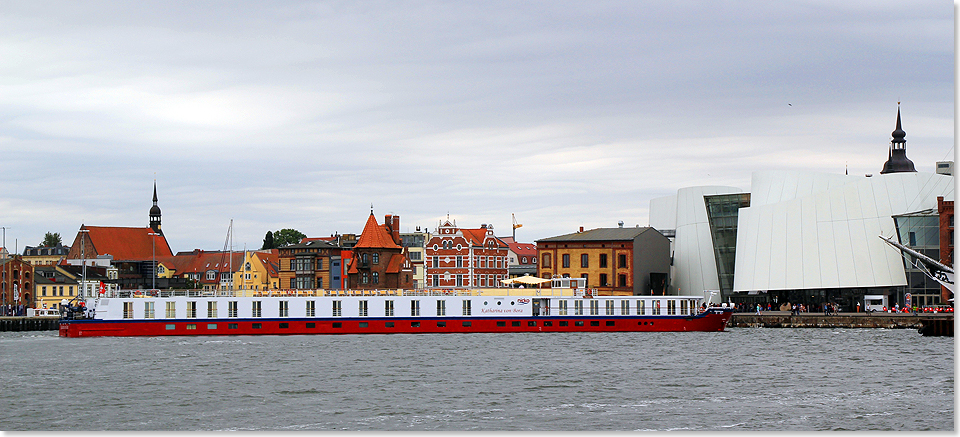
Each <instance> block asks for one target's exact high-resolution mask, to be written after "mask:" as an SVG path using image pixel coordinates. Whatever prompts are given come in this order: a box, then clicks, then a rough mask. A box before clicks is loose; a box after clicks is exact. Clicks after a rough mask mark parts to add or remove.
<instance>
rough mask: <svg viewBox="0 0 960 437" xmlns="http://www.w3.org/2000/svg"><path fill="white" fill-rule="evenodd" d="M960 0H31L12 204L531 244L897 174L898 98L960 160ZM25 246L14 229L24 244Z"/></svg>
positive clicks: (18, 5) (8, 117)
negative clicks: (688, 204) (782, 184)
mask: <svg viewBox="0 0 960 437" xmlns="http://www.w3.org/2000/svg"><path fill="white" fill-rule="evenodd" d="M954 8H955V5H954V4H953V3H949V2H942V1H921V2H895V1H879V2H876V1H873V2H834V1H827V0H822V1H787V2H773V3H771V2H760V1H736V2H727V1H719V2H686V1H657V0H655V1H643V2H639V1H632V2H631V1H597V2H551V1H545V2H532V1H531V2H515V1H513V2H498V1H483V2H469V1H456V2H440V1H407V2H395V1H380V2H378V1H365V2H311V1H302V2H295V1H273V2H246V3H235V2H213V1H211V2H171V1H162V2H158V1H144V2H112V1H104V2H59V1H51V2H30V1H9V2H4V3H3V5H2V6H0V56H2V57H3V58H4V59H5V61H6V62H4V63H3V65H0V76H2V79H0V95H3V99H0V153H2V154H3V159H2V161H0V162H2V163H3V164H2V171H0V210H2V211H3V214H2V215H0V227H4V228H6V230H5V240H6V247H7V248H8V249H9V250H11V252H12V251H13V250H14V249H16V250H17V253H22V251H23V248H24V247H25V246H27V245H30V246H35V245H37V244H39V243H40V242H41V241H42V240H43V237H44V234H45V233H46V232H58V233H60V235H61V237H62V238H63V241H64V243H65V244H71V243H72V241H73V238H74V236H75V235H76V232H77V230H78V229H79V228H80V226H81V224H86V225H90V226H128V227H146V226H148V224H149V222H148V212H149V209H150V207H151V205H152V196H153V184H154V180H156V183H157V195H158V198H159V201H158V204H159V206H160V208H161V210H162V213H163V216H162V217H163V221H162V223H163V230H164V233H165V234H166V236H167V239H168V241H169V243H170V246H171V249H172V250H173V251H174V252H177V251H189V250H193V249H196V248H199V249H204V250H219V249H222V248H223V246H224V240H225V238H226V233H227V228H228V226H229V224H230V220H231V219H232V220H233V221H234V238H233V240H234V249H235V250H242V249H243V248H244V245H246V247H247V248H248V249H258V248H259V247H260V245H261V244H262V241H263V237H264V234H265V233H266V232H267V231H276V230H278V229H283V228H293V229H297V230H299V231H301V232H303V233H304V234H306V235H307V236H310V237H320V236H329V235H330V234H334V233H340V234H345V233H359V232H360V231H361V230H362V229H363V225H364V223H365V221H366V218H367V216H368V214H369V213H370V205H371V204H372V205H373V208H374V213H375V214H376V217H377V220H378V221H380V222H382V220H383V216H384V215H385V214H397V215H400V220H401V228H402V230H403V231H404V232H411V231H413V230H414V229H416V227H417V226H420V227H421V228H423V229H426V230H430V231H432V230H434V229H435V227H436V226H437V225H438V224H439V222H440V221H441V220H443V219H445V218H446V217H447V215H448V214H449V216H450V218H451V219H456V221H457V224H458V225H460V226H463V227H467V228H475V227H479V225H480V224H481V223H488V224H493V225H494V229H495V232H496V234H497V235H499V236H510V235H511V214H515V215H516V218H517V221H518V222H519V223H522V224H523V227H522V228H520V229H518V230H517V233H516V234H517V240H518V241H520V242H533V241H535V240H537V239H542V238H548V237H552V236H557V235H562V234H566V233H570V232H574V231H576V230H577V229H578V228H579V227H581V226H582V227H584V228H585V229H591V228H598V227H616V226H617V223H618V222H619V221H621V220H622V221H623V222H624V226H636V225H640V226H646V225H647V224H648V223H649V222H648V211H647V209H648V206H649V202H650V199H653V198H657V197H662V196H667V195H670V194H674V193H675V192H676V190H677V189H678V188H682V187H687V186H696V185H723V186H735V187H739V188H742V189H744V190H748V189H749V188H750V176H751V172H752V171H756V170H764V169H781V170H800V171H818V172H827V173H837V174H843V173H844V171H846V170H848V171H849V174H850V175H860V176H862V175H864V174H867V173H871V174H874V175H878V174H879V173H880V170H881V169H882V167H883V163H884V161H885V160H886V157H887V147H888V146H889V144H890V139H891V136H890V134H891V132H892V131H893V129H894V127H895V122H896V113H897V103H898V102H900V109H901V111H902V118H903V129H904V130H905V131H906V132H907V136H906V140H907V156H908V157H909V158H910V159H911V160H912V161H913V162H914V163H915V165H916V168H917V170H918V171H921V172H933V171H934V163H935V162H936V161H940V160H954V159H955V158H954V155H955V149H954V125H955V123H954V117H955V109H954V108H955V34H954V14H955V10H954ZM15 246H16V247H15Z"/></svg>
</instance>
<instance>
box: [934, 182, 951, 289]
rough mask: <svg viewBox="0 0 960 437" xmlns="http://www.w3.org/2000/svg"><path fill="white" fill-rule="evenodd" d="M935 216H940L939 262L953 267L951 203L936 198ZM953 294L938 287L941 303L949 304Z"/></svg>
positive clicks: (940, 197) (941, 198) (941, 197)
mask: <svg viewBox="0 0 960 437" xmlns="http://www.w3.org/2000/svg"><path fill="white" fill-rule="evenodd" d="M937 215H938V216H940V262H942V263H944V264H946V265H948V266H951V267H952V266H953V201H952V200H943V196H939V197H937ZM952 294H953V293H951V292H950V291H949V290H947V288H946V287H943V286H941V287H940V296H941V302H949V301H950V299H952V298H953V295H952Z"/></svg>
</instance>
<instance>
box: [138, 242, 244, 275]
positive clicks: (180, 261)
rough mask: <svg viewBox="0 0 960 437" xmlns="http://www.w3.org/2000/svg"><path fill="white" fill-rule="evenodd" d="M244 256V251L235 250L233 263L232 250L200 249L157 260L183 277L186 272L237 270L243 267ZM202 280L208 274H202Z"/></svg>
mask: <svg viewBox="0 0 960 437" xmlns="http://www.w3.org/2000/svg"><path fill="white" fill-rule="evenodd" d="M243 257H244V253H243V252H233V263H232V264H231V261H230V258H231V254H230V252H222V251H213V252H205V251H202V250H199V249H198V250H194V251H193V252H180V253H178V254H177V255H175V256H170V257H165V258H159V257H158V258H157V262H159V263H161V264H163V265H165V266H167V267H169V268H172V269H173V270H174V271H175V275H176V276H177V277H183V275H184V274H186V273H205V272H206V271H208V270H215V271H218V272H227V271H232V272H237V271H239V270H240V269H242V268H243ZM231 266H232V267H231ZM218 280H219V279H218ZM200 281H201V282H206V276H205V275H201V276H200ZM216 281H217V280H214V281H212V282H216Z"/></svg>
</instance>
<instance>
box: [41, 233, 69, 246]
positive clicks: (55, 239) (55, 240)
mask: <svg viewBox="0 0 960 437" xmlns="http://www.w3.org/2000/svg"><path fill="white" fill-rule="evenodd" d="M62 243H63V241H62V240H60V233H59V232H47V234H46V235H44V236H43V242H42V243H40V247H55V246H56V245H58V244H62Z"/></svg>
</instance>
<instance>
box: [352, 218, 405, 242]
mask: <svg viewBox="0 0 960 437" xmlns="http://www.w3.org/2000/svg"><path fill="white" fill-rule="evenodd" d="M353 247H354V248H364V247H375V248H386V249H399V248H400V246H397V243H396V242H394V241H393V237H392V236H391V235H390V233H389V232H387V230H386V228H384V227H383V226H380V225H378V224H377V218H376V217H374V216H373V214H372V213H371V214H370V217H368V218H367V224H366V225H364V226H363V232H362V233H360V239H359V240H357V244H356V245H355V246H353Z"/></svg>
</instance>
